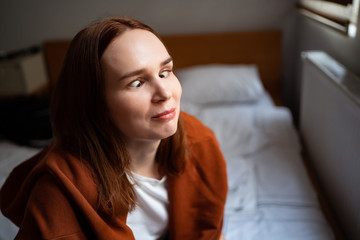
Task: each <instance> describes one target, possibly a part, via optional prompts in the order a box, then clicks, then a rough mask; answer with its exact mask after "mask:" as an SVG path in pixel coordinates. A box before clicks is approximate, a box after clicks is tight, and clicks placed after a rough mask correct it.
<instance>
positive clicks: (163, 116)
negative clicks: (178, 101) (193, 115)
mask: <svg viewBox="0 0 360 240" xmlns="http://www.w3.org/2000/svg"><path fill="white" fill-rule="evenodd" d="M175 116H176V109H175V108H172V109H170V110H168V111H164V112H162V113H159V114H157V115H155V116H153V117H152V119H154V120H170V119H173V118H174V117H175Z"/></svg>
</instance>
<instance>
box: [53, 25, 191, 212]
mask: <svg viewBox="0 0 360 240" xmlns="http://www.w3.org/2000/svg"><path fill="white" fill-rule="evenodd" d="M129 29H143V30H146V31H150V32H152V33H154V34H155V35H156V36H157V34H156V33H155V32H154V30H153V29H152V28H150V27H149V26H147V25H145V24H143V23H141V22H139V21H137V20H134V19H129V18H109V19H106V20H103V21H101V22H98V23H95V24H92V25H90V26H88V27H86V28H85V29H83V30H82V31H80V32H79V33H78V34H77V35H76V36H75V37H74V39H73V40H72V42H71V44H70V47H69V49H68V52H67V55H66V57H65V61H64V64H63V67H62V70H61V73H60V76H59V79H58V82H57V85H56V88H55V91H54V93H53V96H52V102H51V123H52V127H53V135H54V139H55V142H56V143H57V144H58V145H60V146H61V147H62V148H64V149H65V150H67V151H69V152H70V153H72V154H74V155H76V156H78V157H79V158H80V159H82V160H83V161H85V162H86V163H87V164H88V166H89V168H90V169H91V171H92V174H93V176H94V179H95V182H96V183H97V185H98V192H99V207H101V208H103V209H104V211H105V212H106V213H107V214H109V215H111V216H114V215H119V214H126V213H127V212H128V211H131V210H133V209H134V207H135V192H134V188H133V186H132V184H131V183H130V182H129V180H128V177H127V174H128V173H129V171H130V170H129V164H130V156H129V154H128V152H127V150H126V148H125V145H124V142H123V139H122V137H121V132H119V130H118V129H117V128H116V127H115V125H114V123H113V122H112V121H111V119H110V117H109V116H110V115H109V112H108V109H107V106H106V103H105V96H104V94H105V92H104V80H103V73H102V69H101V64H100V58H101V56H102V54H103V52H104V51H105V49H106V47H107V46H108V45H109V44H110V42H111V41H112V40H113V39H114V38H115V37H117V36H119V35H121V34H122V33H123V32H125V31H126V30H129ZM159 39H160V38H159ZM185 150H186V148H185V137H184V126H183V123H182V119H181V116H180V118H179V123H178V130H177V132H176V133H175V134H174V135H173V136H171V137H169V138H167V139H164V140H162V141H161V143H160V145H159V149H158V151H157V154H156V161H158V163H159V164H158V166H159V172H160V173H162V174H166V175H177V174H179V173H180V172H181V171H182V170H183V168H184V164H185V158H184V156H185Z"/></svg>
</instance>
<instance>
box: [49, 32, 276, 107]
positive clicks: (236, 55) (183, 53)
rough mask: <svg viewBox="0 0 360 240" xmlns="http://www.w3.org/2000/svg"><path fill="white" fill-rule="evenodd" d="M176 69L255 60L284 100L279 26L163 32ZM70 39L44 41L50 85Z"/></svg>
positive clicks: (272, 89)
mask: <svg viewBox="0 0 360 240" xmlns="http://www.w3.org/2000/svg"><path fill="white" fill-rule="evenodd" d="M161 39H162V40H163V42H164V44H165V46H166V47H167V49H168V51H169V53H170V55H171V56H172V57H173V59H174V64H175V67H176V68H177V69H179V68H184V67H189V66H193V65H200V64H209V63H227V64H237V63H242V64H256V65H257V66H258V68H259V72H260V77H261V79H262V81H263V84H264V86H265V88H266V89H267V90H268V91H269V92H270V94H271V95H272V98H273V99H274V101H275V103H276V104H280V103H281V98H280V86H281V82H280V79H281V77H280V76H281V45H282V34H281V31H280V30H269V31H257V32H233V33H212V34H193V35H171V36H161ZM69 44H70V40H51V41H46V42H44V44H43V50H44V56H45V62H46V67H47V70H48V76H49V81H50V89H51V88H52V87H53V86H54V84H55V82H56V79H57V77H58V75H59V72H60V69H61V66H62V62H63V60H64V57H65V54H66V51H67V49H68V47H69Z"/></svg>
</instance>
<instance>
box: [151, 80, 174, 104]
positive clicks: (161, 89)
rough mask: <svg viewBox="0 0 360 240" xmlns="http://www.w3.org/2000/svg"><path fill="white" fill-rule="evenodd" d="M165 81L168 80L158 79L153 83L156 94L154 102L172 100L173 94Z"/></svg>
mask: <svg viewBox="0 0 360 240" xmlns="http://www.w3.org/2000/svg"><path fill="white" fill-rule="evenodd" d="M164 81H166V80H164V79H162V78H158V79H156V80H155V81H153V86H154V94H153V98H152V101H153V102H161V101H166V100H168V99H170V98H171V96H172V92H171V90H170V87H169V86H168V84H166V83H165V82H164Z"/></svg>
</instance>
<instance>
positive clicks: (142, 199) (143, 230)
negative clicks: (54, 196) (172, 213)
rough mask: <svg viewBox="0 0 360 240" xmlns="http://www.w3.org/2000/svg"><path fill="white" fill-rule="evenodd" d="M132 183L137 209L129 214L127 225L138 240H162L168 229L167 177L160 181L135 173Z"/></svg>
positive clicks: (131, 179)
mask: <svg viewBox="0 0 360 240" xmlns="http://www.w3.org/2000/svg"><path fill="white" fill-rule="evenodd" d="M130 181H131V182H132V183H134V187H135V192H136V208H135V210H134V211H132V212H130V213H129V214H128V217H127V222H126V224H127V225H128V226H129V227H130V228H131V230H132V231H133V233H134V236H135V239H136V240H156V239H159V238H161V237H162V236H164V235H165V233H166V231H167V229H168V215H169V214H168V206H169V200H168V193H167V180H166V177H165V176H164V177H163V178H162V179H161V180H158V179H155V178H149V177H144V176H141V175H138V174H136V173H133V178H131V177H130ZM134 181H135V182H134Z"/></svg>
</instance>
